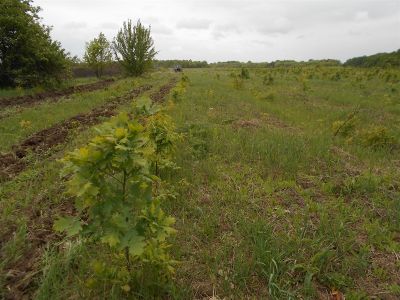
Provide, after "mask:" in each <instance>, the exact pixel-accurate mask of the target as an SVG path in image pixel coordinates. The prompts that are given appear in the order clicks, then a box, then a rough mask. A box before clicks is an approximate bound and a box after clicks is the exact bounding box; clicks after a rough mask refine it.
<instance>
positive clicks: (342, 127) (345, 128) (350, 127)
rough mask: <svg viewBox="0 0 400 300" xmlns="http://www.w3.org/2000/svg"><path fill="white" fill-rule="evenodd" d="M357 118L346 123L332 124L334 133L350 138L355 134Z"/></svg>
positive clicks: (336, 122)
mask: <svg viewBox="0 0 400 300" xmlns="http://www.w3.org/2000/svg"><path fill="white" fill-rule="evenodd" d="M356 120H357V119H356V118H352V119H350V120H346V121H340V120H338V121H335V122H333V123H332V131H333V134H334V135H335V136H336V135H340V136H343V137H348V136H349V135H350V134H351V133H352V132H354V129H355V127H356Z"/></svg>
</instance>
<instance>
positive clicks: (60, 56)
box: [0, 0, 69, 87]
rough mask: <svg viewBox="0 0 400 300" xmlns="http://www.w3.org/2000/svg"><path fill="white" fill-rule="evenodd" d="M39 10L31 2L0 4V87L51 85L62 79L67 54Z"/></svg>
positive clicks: (12, 0) (17, 0) (13, 0)
mask: <svg viewBox="0 0 400 300" xmlns="http://www.w3.org/2000/svg"><path fill="white" fill-rule="evenodd" d="M39 11H40V7H35V6H33V5H32V1H31V0H1V1H0V86H3V87H6V86H16V85H22V86H34V85H39V84H50V83H51V84H55V83H60V82H61V81H62V79H63V78H64V77H65V76H66V74H67V71H68V66H69V61H68V59H67V54H66V53H65V50H64V49H62V48H61V45H60V43H59V42H57V41H53V40H52V39H51V38H50V30H51V28H50V27H49V26H46V25H43V24H41V23H40V18H39V15H38V13H39Z"/></svg>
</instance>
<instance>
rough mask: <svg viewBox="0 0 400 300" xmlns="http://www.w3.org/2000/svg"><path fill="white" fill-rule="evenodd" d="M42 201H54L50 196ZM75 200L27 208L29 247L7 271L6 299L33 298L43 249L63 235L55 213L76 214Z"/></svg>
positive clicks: (5, 273) (5, 271) (5, 272)
mask: <svg viewBox="0 0 400 300" xmlns="http://www.w3.org/2000/svg"><path fill="white" fill-rule="evenodd" d="M38 200H47V202H48V203H51V201H50V200H49V199H38ZM72 203H73V202H72V201H65V202H63V203H57V204H56V203H52V204H51V205H50V206H49V207H48V208H47V209H46V210H43V209H42V208H41V205H40V204H39V203H37V204H36V205H31V206H29V207H28V208H26V212H25V214H26V215H27V218H28V220H29V221H28V225H27V228H28V230H27V235H26V239H27V243H28V245H29V246H27V247H26V249H25V251H24V252H23V253H21V255H20V257H19V258H18V260H16V261H15V262H13V263H11V264H10V265H8V266H7V268H6V269H5V270H4V275H5V287H6V288H7V293H6V294H5V295H4V296H5V299H10V300H11V299H31V296H32V292H33V289H34V282H35V278H36V276H37V274H38V271H37V270H38V269H40V263H41V262H40V258H41V257H42V255H43V251H44V249H45V247H46V245H47V244H48V243H49V242H51V241H52V242H55V241H57V240H60V239H61V235H59V234H57V233H56V232H55V231H54V230H53V222H54V216H56V215H73V214H74V213H75V212H74V208H73V205H72Z"/></svg>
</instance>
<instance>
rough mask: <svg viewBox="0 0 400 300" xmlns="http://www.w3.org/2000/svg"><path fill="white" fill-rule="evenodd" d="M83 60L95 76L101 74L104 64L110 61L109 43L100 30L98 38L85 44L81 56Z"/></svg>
mask: <svg viewBox="0 0 400 300" xmlns="http://www.w3.org/2000/svg"><path fill="white" fill-rule="evenodd" d="M83 59H84V60H85V62H86V63H87V64H88V65H89V66H90V67H91V68H92V69H93V70H94V72H95V73H96V76H97V77H99V78H100V77H101V76H102V75H103V70H104V68H105V66H106V65H107V64H108V63H110V62H111V59H112V52H111V45H110V43H109V42H108V40H107V38H106V36H105V35H104V34H103V33H102V32H100V34H99V36H98V38H95V39H93V40H92V41H90V42H89V43H87V44H86V52H85V55H84V56H83Z"/></svg>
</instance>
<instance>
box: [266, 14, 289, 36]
mask: <svg viewBox="0 0 400 300" xmlns="http://www.w3.org/2000/svg"><path fill="white" fill-rule="evenodd" d="M292 29H293V24H292V22H291V21H290V20H289V19H287V18H285V17H280V18H276V19H273V20H268V23H267V24H265V25H261V26H260V27H258V31H259V32H261V33H266V34H268V33H281V34H283V33H288V32H290V31H291V30H292Z"/></svg>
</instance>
